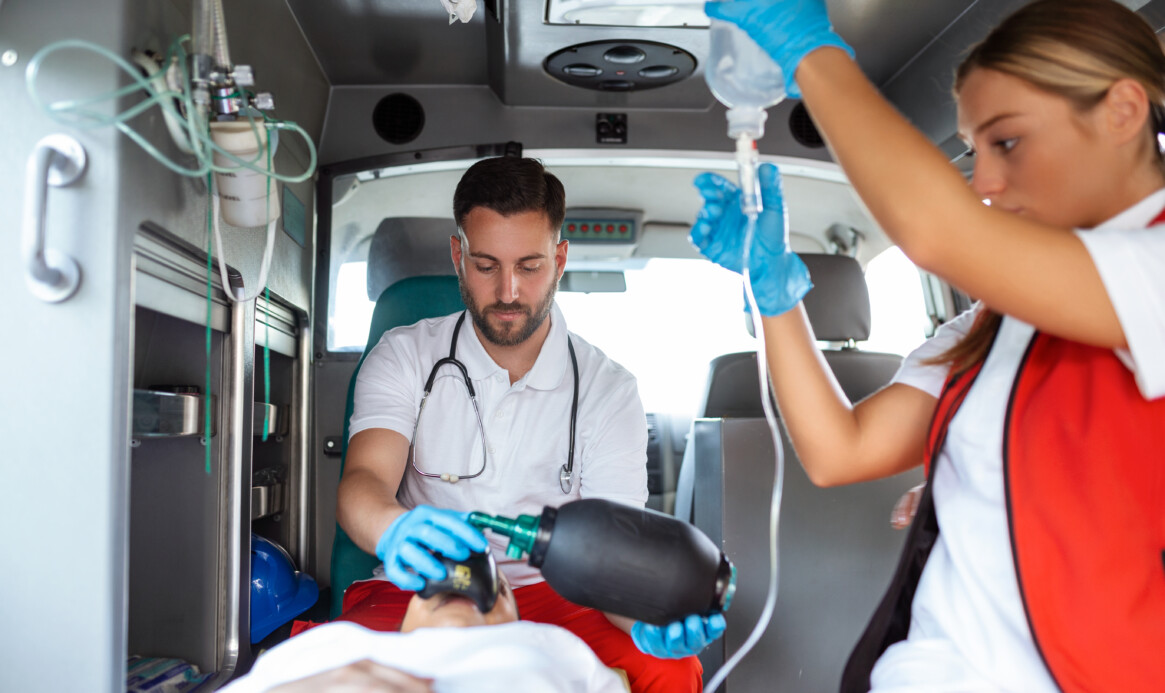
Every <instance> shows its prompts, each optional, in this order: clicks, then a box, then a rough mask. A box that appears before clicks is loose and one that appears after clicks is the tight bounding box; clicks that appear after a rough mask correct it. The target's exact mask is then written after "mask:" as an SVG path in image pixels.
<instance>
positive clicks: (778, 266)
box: [691, 164, 813, 316]
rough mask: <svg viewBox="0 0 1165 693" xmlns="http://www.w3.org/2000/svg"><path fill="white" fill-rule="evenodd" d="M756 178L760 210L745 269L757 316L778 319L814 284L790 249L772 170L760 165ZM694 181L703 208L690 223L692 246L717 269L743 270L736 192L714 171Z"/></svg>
mask: <svg viewBox="0 0 1165 693" xmlns="http://www.w3.org/2000/svg"><path fill="white" fill-rule="evenodd" d="M757 178H758V179H759V180H760V192H761V202H762V204H763V205H764V211H762V212H761V213H760V216H759V217H757V223H756V230H755V231H754V232H753V235H752V248H751V249H750V250H749V257H748V271H749V275H750V277H751V279H752V293H753V295H754V296H755V297H756V305H757V307H758V308H760V312H761V315H769V316H772V315H780V314H781V313H784V312H786V311H788V310H789V309H791V308H793V307H794V306H796V305H797V302H798V301H800V300H801V299H802V298H803V297H804V296H805V294H807V293H809V289H812V288H813V282H811V281H809V270H808V269H806V268H805V263H803V262H801V258H799V257H797V255H796V254H795V253H793V252H791V251H790V250H789V241H788V235H787V234H786V233H785V201H784V199H783V198H782V197H781V177H780V173H779V172H778V171H777V167H776V166H773V165H772V164H761V165H760V169H759V170H758V171H757ZM695 183H696V188H697V189H698V190H699V191H700V195H702V196H703V197H704V208H703V209H701V210H700V214H699V215H698V216H697V217H696V223H695V224H693V225H692V233H691V240H692V244H693V245H695V246H696V249H697V250H699V251H700V252H701V253H703V254H704V257H706V258H708V259H709V260H711V261H712V262H715V263H716V264H718V265H720V266H721V267H724V268H726V269H730V270H732V271H733V272H743V270H744V265H743V261H744V260H743V258H744V236H745V233H746V231H747V228H746V227H747V225H748V218H747V217H745V216H744V213H743V212H741V211H740V188H737V187H736V186H735V185H733V184H732V183H730V182H728V180H726V179H725V178H723V177H722V176H718V175H716V174H715V173H701V174H700V175H698V176H696V181H695Z"/></svg>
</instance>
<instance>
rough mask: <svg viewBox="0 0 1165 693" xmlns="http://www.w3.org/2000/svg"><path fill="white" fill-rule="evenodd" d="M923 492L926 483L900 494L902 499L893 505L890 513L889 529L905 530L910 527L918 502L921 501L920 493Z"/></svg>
mask: <svg viewBox="0 0 1165 693" xmlns="http://www.w3.org/2000/svg"><path fill="white" fill-rule="evenodd" d="M925 490H926V483H925V482H924V483H921V484H919V485H918V486H915V487H914V488H912V489H910V490H909V491H907V492H906V493H903V494H902V497H901V498H899V499H898V502H897V503H895V504H894V510H893V511H891V512H890V526H891V527H893V528H894V529H906V528H907V527H909V526H910V523H911V522H913V521H914V516H915V515H916V514H917V513H918V502H919V501H920V500H922V492H923V491H925Z"/></svg>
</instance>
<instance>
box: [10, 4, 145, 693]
mask: <svg viewBox="0 0 1165 693" xmlns="http://www.w3.org/2000/svg"><path fill="white" fill-rule="evenodd" d="M46 5H51V7H46ZM65 5H66V3H63V2H55V3H43V2H37V1H36V0H8V1H7V2H5V3H4V6H3V8H0V54H4V53H7V54H8V55H9V56H10V57H11V58H12V59H11V63H12V64H11V65H2V64H0V103H3V104H4V115H3V116H2V118H3V125H4V127H3V128H0V162H3V166H2V167H0V208H2V209H4V214H3V215H2V216H0V293H2V294H3V296H4V298H3V300H2V301H0V325H3V328H2V329H3V334H4V338H3V340H0V355H2V356H3V362H4V363H5V367H4V368H3V373H2V374H0V433H2V436H3V439H4V440H5V441H6V442H7V444H6V446H5V447H6V450H5V453H4V455H3V456H0V534H2V537H3V539H2V540H0V546H3V551H2V552H0V595H3V597H2V598H0V643H2V646H0V690H4V691H63V690H76V689H78V688H85V689H87V690H91V691H96V692H99V693H111V692H112V691H116V690H124V687H125V686H124V672H125V633H126V630H125V599H126V565H125V561H126V542H127V537H126V515H127V504H126V500H127V494H128V459H129V417H128V410H129V378H130V375H129V374H130V359H129V352H130V342H129V335H128V333H127V332H126V330H125V326H126V325H127V324H128V320H129V311H130V295H129V283H128V282H126V281H123V278H124V277H128V276H129V257H130V251H129V239H130V234H129V233H120V232H119V231H120V226H121V210H120V209H119V204H118V188H119V177H120V173H119V167H120V165H121V163H122V162H121V159H122V152H121V147H120V143H119V138H120V135H118V134H117V133H116V132H115V131H112V130H110V129H98V130H92V131H87V132H78V131H76V130H71V129H70V128H66V127H63V126H60V125H57V124H55V123H52V122H50V121H49V120H48V119H47V118H45V116H44V115H43V114H41V113H40V112H38V111H37V110H36V109H35V108H34V106H33V104H32V103H31V102H30V101H29V99H28V98H27V97H26V95H25V90H24V69H25V67H26V66H27V64H28V60H29V59H30V58H31V57H32V56H33V54H34V53H35V52H36V51H37V50H39V49H40V48H41V47H42V46H44V45H46V44H47V43H49V42H52V41H55V40H59V39H63V38H81V39H86V40H89V41H95V42H97V43H101V44H104V45H113V46H121V45H124V43H125V35H124V30H123V26H122V24H123V22H122V9H123V7H124V5H125V3H124V2H122V1H120V0H93V1H92V2H87V3H84V4H80V5H78V4H75V3H68V5H69V6H68V8H67V11H66V7H65ZM9 51H11V53H8V52H9ZM4 62H9V61H8V60H6V61H4ZM120 83H121V81H120V77H119V76H118V74H117V73H116V72H115V70H114V69H113V68H112V66H110V65H109V64H108V63H104V62H98V61H93V60H89V61H79V62H73V63H72V67H71V69H70V70H68V71H60V72H54V73H52V74H48V73H46V74H44V85H45V86H46V87H50V88H53V89H61V90H64V91H67V92H70V93H73V94H81V93H90V94H91V93H97V92H104V91H108V90H111V89H115V88H116V87H117V86H119V84H120ZM58 132H70V133H71V134H74V135H75V136H76V137H77V139H78V140H79V141H80V142H81V143H82V144H83V146H84V147H85V148H86V150H87V151H88V154H89V167H88V170H87V172H86V173H85V175H84V177H83V178H81V180H80V181H79V182H77V183H76V184H74V185H73V186H71V187H68V188H60V189H53V190H51V191H50V194H49V202H48V215H47V239H48V243H49V246H50V247H52V248H56V249H58V250H60V251H62V252H64V253H67V254H68V255H70V256H72V257H74V258H75V259H76V260H77V261H78V263H79V264H80V266H81V272H82V279H81V285H80V288H79V289H78V291H77V293H76V294H75V295H74V296H73V297H72V298H71V299H69V300H68V301H66V302H64V303H56V304H47V303H44V302H42V301H40V300H38V299H37V298H35V297H33V295H32V294H31V293H30V292H29V290H28V288H27V287H26V286H25V281H24V268H23V266H22V260H21V258H22V254H21V224H20V218H21V217H20V215H21V213H22V211H23V210H24V201H23V194H24V190H25V181H24V163H25V161H26V160H27V159H28V157H29V155H30V154H31V153H32V151H33V146H34V145H35V143H36V142H37V141H38V140H39V139H40V138H41V137H44V136H46V135H49V134H51V133H58Z"/></svg>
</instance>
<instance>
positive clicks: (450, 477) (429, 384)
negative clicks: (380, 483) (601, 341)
mask: <svg viewBox="0 0 1165 693" xmlns="http://www.w3.org/2000/svg"><path fill="white" fill-rule="evenodd" d="M464 323H465V313H462V314H461V317H459V318H457V324H456V325H455V326H454V327H453V338H452V339H451V340H450V341H449V355H448V356H446V357H445V358H443V359H440V360H438V361H437V363H435V364H433V369H432V370H431V371H429V379H428V380H426V381H425V394H424V395H423V396H422V397H421V406H420V409H418V410H417V420H416V423H414V424H413V438H412V442H410V443H409V464H411V465H412V467H413V471H415V472H416V473H417V474H420V475H421V476H423V477H427V478H429V479H440V480H441V481H447V482H449V483H451V484H455V483H457V482H458V481H461V480H462V479H475V478H477V477H479V476H481V474H482V472H484V471H485V465H486V457H487V456H486V443H485V425H484V424H483V423H482V421H481V409H479V408H478V406H477V393H475V392H474V390H473V382H472V381H471V380H470V379H469V371H467V370H466V369H465V364H463V363H461V361H459V360H457V337H458V335H460V334H461V326H462V325H463V324H464ZM566 348H567V350H568V351H569V352H570V365H571V368H572V369H573V370H574V398H573V400H572V401H571V405H570V449H569V450H568V451H567V456H566V464H564V465H562V467H561V468H560V469H559V470H558V487H559V488H561V489H562V492H563V493H570V491H571V489H572V488H573V487H574V429H575V424H577V423H578V358H577V357H576V356H575V355H574V343H573V342H571V341H570V335H567V337H566ZM442 366H455V367H456V368H457V370H458V371H460V372H461V379H462V380H463V381H464V382H465V389H466V390H467V391H468V392H469V401H470V403H472V404H473V413H474V415H476V416H477V432H478V435H479V436H480V437H481V468H480V469H478V470H477V471H476V472H474V473H473V474H452V473H449V472H441V473H439V474H434V473H432V472H425V471H421V469H420V467H418V466H417V457H416V452H415V450H416V446H417V431H418V430H419V429H420V426H421V414H423V413H424V412H425V403H426V402H428V401H429V395H430V394H431V393H432V392H433V383H434V381H436V380H437V371H439V370H441V367H442Z"/></svg>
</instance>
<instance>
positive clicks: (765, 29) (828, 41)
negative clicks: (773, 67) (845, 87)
mask: <svg viewBox="0 0 1165 693" xmlns="http://www.w3.org/2000/svg"><path fill="white" fill-rule="evenodd" d="M704 13H705V14H707V15H708V16H709V17H711V18H713V19H723V20H724V21H726V22H732V23H733V24H735V25H736V26H738V27H740V28H741V29H744V32H745V33H746V34H748V35H749V36H751V37H752V40H753V41H756V42H757V44H758V45H760V47H761V48H763V49H764V51H765V52H766V53H768V54H769V55H771V56H772V58H773V60H775V61H776V63H777V64H778V65H780V66H781V71H782V72H784V73H785V91H787V92H788V94H789V96H790V97H792V98H794V99H796V98H800V96H801V89H800V88H799V87H798V86H797V82H796V81H794V79H793V77H794V76H795V75H796V74H797V66H798V65H800V64H801V59H802V58H804V57H805V56H806V55H809V54H810V53H811V52H813V51H815V50H817V49H818V48H821V47H822V46H836V47H838V48H840V49H842V50H844V51H845V52H847V53H849V54H850V57H851V58H852V57H853V55H854V50H853V49H852V48H850V47H849V46H848V45H847V44H846V42H845V41H842V40H841V37H840V36H838V35H837V33H835V32H834V31H833V26H831V25H830V23H829V15H828V14H827V13H826V12H825V2H824V1H823V0H728V1H726V2H715V1H714V2H708V3H706V4H705V5H704Z"/></svg>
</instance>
